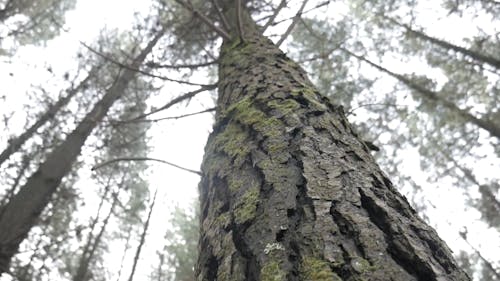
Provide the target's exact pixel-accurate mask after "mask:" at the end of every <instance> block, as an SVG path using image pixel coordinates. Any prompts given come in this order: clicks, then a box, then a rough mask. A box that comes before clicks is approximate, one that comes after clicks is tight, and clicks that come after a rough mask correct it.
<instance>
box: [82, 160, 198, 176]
mask: <svg viewBox="0 0 500 281" xmlns="http://www.w3.org/2000/svg"><path fill="white" fill-rule="evenodd" d="M121 161H156V162H160V163H163V164H166V165H169V166H172V167H175V168H178V169H181V170H183V171H186V172H190V173H193V174H197V175H198V176H201V175H202V173H201V172H200V171H195V170H191V169H188V168H184V167H181V166H179V165H176V164H173V163H170V162H168V161H165V160H161V159H157V158H149V157H120V158H115V159H111V160H108V161H106V162H103V163H100V164H97V165H95V166H94V167H92V171H95V170H97V169H100V168H102V167H104V166H108V165H111V164H113V163H116V162H121Z"/></svg>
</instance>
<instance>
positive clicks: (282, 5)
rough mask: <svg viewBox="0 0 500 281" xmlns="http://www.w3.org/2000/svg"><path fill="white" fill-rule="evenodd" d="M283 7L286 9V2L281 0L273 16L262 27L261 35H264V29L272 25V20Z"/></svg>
mask: <svg viewBox="0 0 500 281" xmlns="http://www.w3.org/2000/svg"><path fill="white" fill-rule="evenodd" d="M284 7H286V0H281V2H280V4H279V5H278V7H277V8H276V10H274V13H273V15H272V16H271V17H270V18H269V20H268V21H267V22H266V24H265V25H264V27H262V33H264V32H265V31H266V29H267V28H269V26H271V25H272V24H273V23H274V20H275V19H276V17H277V16H278V14H279V13H280V12H281V10H282V9H283V8H284Z"/></svg>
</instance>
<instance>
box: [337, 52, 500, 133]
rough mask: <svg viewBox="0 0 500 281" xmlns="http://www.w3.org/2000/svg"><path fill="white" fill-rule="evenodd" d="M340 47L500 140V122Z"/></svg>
mask: <svg viewBox="0 0 500 281" xmlns="http://www.w3.org/2000/svg"><path fill="white" fill-rule="evenodd" d="M340 49H341V50H342V51H344V52H346V53H348V54H349V55H351V56H353V57H355V58H357V59H359V60H361V61H364V62H366V63H367V64H369V65H371V66H373V67H375V68H376V69H378V70H380V71H381V72H384V73H386V74H388V75H390V76H392V77H394V78H396V79H398V80H399V81H400V82H401V83H403V84H405V85H406V86H407V87H408V88H410V89H412V90H415V91H416V92H417V93H420V94H421V95H422V96H423V97H424V98H427V99H429V100H433V101H435V102H437V103H438V104H440V105H442V106H444V107H446V108H447V109H449V110H450V111H451V112H453V113H456V114H457V115H458V116H460V117H461V118H463V120H465V121H466V122H468V123H471V124H474V125H475V126H477V127H479V128H481V129H483V130H486V131H487V132H488V133H489V134H490V135H491V136H492V137H496V138H497V139H499V140H500V124H498V123H495V122H493V121H492V120H488V119H486V118H478V117H476V116H474V115H472V114H471V113H470V112H469V111H467V110H465V109H461V108H460V107H458V106H457V105H456V104H454V103H452V102H450V101H448V100H447V99H445V98H443V97H441V96H440V95H439V93H437V92H434V91H431V90H429V89H427V88H425V87H422V86H421V85H419V84H417V83H415V82H414V81H412V80H411V79H408V78H406V77H405V76H403V75H401V74H397V73H394V72H392V71H390V70H388V69H387V68H384V67H382V66H380V65H378V64H376V63H374V62H372V61H370V60H368V59H367V58H365V57H362V56H358V55H356V54H354V53H352V52H350V51H349V50H347V49H344V48H340Z"/></svg>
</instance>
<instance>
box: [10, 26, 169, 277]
mask: <svg viewBox="0 0 500 281" xmlns="http://www.w3.org/2000/svg"><path fill="white" fill-rule="evenodd" d="M163 34H164V30H163V29H162V30H160V31H158V32H157V33H156V34H155V35H154V37H153V38H152V39H151V41H150V42H149V43H148V45H147V46H146V47H145V48H144V49H143V50H142V51H141V52H140V54H139V55H138V56H137V57H135V58H134V60H133V62H132V63H131V65H130V67H129V68H125V69H122V70H121V71H120V73H119V75H118V77H116V80H115V81H114V83H113V85H112V86H111V87H110V88H109V89H108V91H107V92H106V94H105V95H104V96H103V97H102V99H101V100H100V101H99V102H97V103H96V104H95V106H94V108H93V109H92V110H91V111H90V112H89V113H88V114H87V115H86V116H85V118H84V119H83V120H82V121H81V122H80V124H79V125H78V126H77V127H76V128H75V129H74V130H73V132H72V133H71V134H69V135H68V137H67V138H66V140H65V141H64V142H63V143H62V144H61V145H59V146H58V147H56V148H55V149H54V151H52V153H50V155H48V156H47V159H46V160H45V162H44V163H42V164H41V165H40V167H39V169H38V170H37V171H36V172H35V173H34V174H33V175H32V176H31V177H30V178H29V179H28V181H27V182H26V184H25V185H24V186H23V187H22V188H21V189H20V191H19V192H18V193H17V194H16V195H15V196H13V197H12V198H11V199H10V201H9V203H8V204H6V205H5V206H4V207H3V208H2V210H1V211H0V213H1V217H0V241H1V242H0V273H3V272H5V271H7V270H8V265H9V262H10V259H11V258H12V256H13V255H14V254H15V253H16V251H17V249H18V247H19V244H20V243H21V242H22V240H23V239H24V238H25V237H26V235H27V234H28V232H29V230H30V229H31V227H32V226H33V225H34V224H35V222H36V219H37V218H38V215H39V214H40V212H41V211H42V210H43V209H44V208H45V206H46V205H47V203H48V202H49V200H50V197H51V195H52V194H53V193H54V192H55V191H56V189H57V187H58V185H59V183H60V182H61V180H62V178H63V177H64V176H65V175H66V173H68V171H69V170H70V169H71V164H72V163H73V162H74V161H75V160H76V158H77V157H78V155H79V153H80V150H81V147H82V146H83V144H84V142H85V140H86V138H87V137H88V136H89V135H90V133H91V132H92V130H93V129H94V127H95V126H96V125H97V124H98V123H99V122H100V121H101V120H102V119H103V118H104V116H105V115H106V113H107V111H108V110H109V108H110V107H111V106H112V105H113V103H114V102H115V101H116V100H117V99H118V98H119V97H120V96H121V95H122V94H123V91H124V90H125V89H126V88H127V85H128V83H129V82H130V80H131V79H132V78H134V76H135V75H136V73H137V69H138V68H139V67H140V66H141V64H142V63H143V62H144V60H145V59H146V57H147V56H148V55H149V54H150V53H151V51H152V49H153V47H154V46H155V45H156V43H157V42H158V41H159V39H160V38H161V37H162V36H163Z"/></svg>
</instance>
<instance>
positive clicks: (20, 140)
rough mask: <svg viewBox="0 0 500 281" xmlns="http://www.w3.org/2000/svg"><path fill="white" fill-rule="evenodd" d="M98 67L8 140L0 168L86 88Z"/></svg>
mask: <svg viewBox="0 0 500 281" xmlns="http://www.w3.org/2000/svg"><path fill="white" fill-rule="evenodd" d="M99 69H100V66H96V67H94V68H92V69H91V70H90V72H89V73H88V75H87V77H86V78H85V79H83V80H82V81H81V82H80V83H79V84H78V86H76V87H75V88H73V89H71V90H69V91H68V93H67V95H66V96H65V97H62V98H60V99H59V100H58V101H57V102H56V103H54V104H53V105H51V106H50V107H49V108H48V109H47V111H46V112H45V113H43V114H42V115H41V116H40V117H39V118H38V120H37V121H36V122H35V123H34V124H33V125H31V127H29V128H28V129H27V130H26V131H25V132H24V133H22V134H21V135H20V136H18V137H17V138H14V139H11V140H9V143H8V144H7V147H6V148H5V149H4V150H3V151H2V153H0V166H1V165H2V163H3V162H5V161H6V160H7V159H9V157H10V156H11V155H12V154H14V153H15V152H17V151H18V150H19V148H21V146H22V145H23V144H24V143H25V142H26V141H27V140H28V139H30V138H31V137H32V136H33V135H34V134H35V132H36V131H37V130H38V129H39V128H40V127H42V126H43V125H45V124H46V123H47V122H48V121H50V120H51V119H52V118H54V116H55V115H56V114H57V112H59V110H60V109H61V108H63V107H64V106H66V105H67V104H68V102H69V101H70V100H71V99H72V98H73V97H74V96H75V95H76V94H78V93H79V92H80V91H81V90H82V89H84V88H85V87H86V85H87V84H88V82H89V80H90V79H91V78H92V77H94V76H95V75H96V74H97V72H98V71H99Z"/></svg>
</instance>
